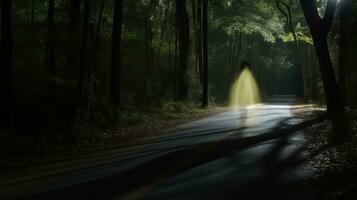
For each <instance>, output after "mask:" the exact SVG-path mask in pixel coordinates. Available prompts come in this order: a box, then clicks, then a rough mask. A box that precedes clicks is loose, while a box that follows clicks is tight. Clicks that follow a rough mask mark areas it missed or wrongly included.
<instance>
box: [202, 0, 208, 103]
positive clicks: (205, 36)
mask: <svg viewBox="0 0 357 200" xmlns="http://www.w3.org/2000/svg"><path fill="white" fill-rule="evenodd" d="M202 5H203V6H202V16H203V17H202V54H203V55H202V57H203V79H202V82H203V92H202V106H203V107H206V106H208V0H203V4H202Z"/></svg>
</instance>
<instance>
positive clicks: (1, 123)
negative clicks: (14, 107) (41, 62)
mask: <svg viewBox="0 0 357 200" xmlns="http://www.w3.org/2000/svg"><path fill="white" fill-rule="evenodd" d="M12 40H13V38H12V1H11V0H6V1H5V0H2V1H1V56H0V109H1V111H0V127H4V128H9V127H10V123H11V119H10V104H11V80H12V76H11V75H12V73H11V69H12Z"/></svg>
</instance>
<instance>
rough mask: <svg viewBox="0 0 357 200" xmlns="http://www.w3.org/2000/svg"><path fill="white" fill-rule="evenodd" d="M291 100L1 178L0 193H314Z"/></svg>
mask: <svg viewBox="0 0 357 200" xmlns="http://www.w3.org/2000/svg"><path fill="white" fill-rule="evenodd" d="M293 106H294V101H293V100H292V99H287V98H280V99H274V100H271V101H270V102H266V103H265V104H261V105H256V106H250V107H248V108H246V109H235V110H231V111H228V112H224V113H220V114H217V115H215V116H212V117H208V118H205V119H202V120H199V121H195V122H192V123H188V124H184V125H181V126H178V127H176V128H174V129H170V130H166V131H165V132H164V133H163V134H159V135H158V136H155V137H151V138H147V139H145V140H143V141H142V144H140V145H136V146H131V147H125V148H120V149H113V150H110V151H105V152H99V153H96V154H93V155H90V156H87V157H83V158H81V159H77V160H72V161H64V162H60V163H51V164H46V165H43V166H37V167H36V168H35V169H28V170H22V171H18V172H16V173H15V174H9V175H8V176H5V177H2V178H1V179H2V180H0V199H12V198H26V199H185V200H186V199H266V200H268V199H312V198H313V197H312V195H311V192H310V186H309V179H310V178H311V176H312V170H311V167H310V166H309V164H308V162H307V160H306V159H307V152H306V150H305V146H304V138H303V135H302V134H301V133H300V132H299V130H301V128H303V127H304V126H306V125H307V124H306V122H300V121H299V120H297V119H295V118H294V117H293V116H292V114H291V112H290V109H291V108H292V107H293Z"/></svg>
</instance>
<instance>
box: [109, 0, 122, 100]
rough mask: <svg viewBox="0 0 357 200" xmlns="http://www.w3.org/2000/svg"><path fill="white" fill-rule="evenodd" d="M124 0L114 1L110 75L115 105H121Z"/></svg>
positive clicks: (111, 94) (111, 95)
mask: <svg viewBox="0 0 357 200" xmlns="http://www.w3.org/2000/svg"><path fill="white" fill-rule="evenodd" d="M123 7H124V6H123V0H115V1H114V18H113V33H112V34H113V35H112V37H113V38H112V64H111V74H110V97H111V102H112V103H113V104H114V105H117V106H119V105H120V96H121V92H120V75H121V73H120V72H121V35H122V26H123Z"/></svg>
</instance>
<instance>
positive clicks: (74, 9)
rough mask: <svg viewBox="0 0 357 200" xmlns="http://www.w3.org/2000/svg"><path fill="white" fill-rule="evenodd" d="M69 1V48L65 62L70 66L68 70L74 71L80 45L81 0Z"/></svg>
mask: <svg viewBox="0 0 357 200" xmlns="http://www.w3.org/2000/svg"><path fill="white" fill-rule="evenodd" d="M70 2H71V10H70V27H69V37H68V39H69V40H68V44H69V45H68V46H69V50H68V54H67V58H66V64H67V66H68V67H70V69H71V70H70V71H75V70H77V66H78V49H79V45H80V42H79V41H80V19H81V0H71V1H70Z"/></svg>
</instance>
